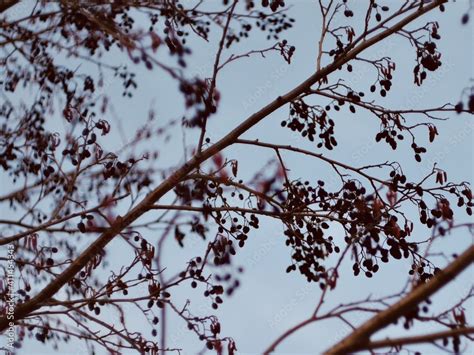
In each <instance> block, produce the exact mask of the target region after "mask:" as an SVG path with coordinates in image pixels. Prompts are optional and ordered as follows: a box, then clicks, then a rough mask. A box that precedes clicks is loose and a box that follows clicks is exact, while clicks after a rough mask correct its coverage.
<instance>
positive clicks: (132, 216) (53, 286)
mask: <svg viewBox="0 0 474 355" xmlns="http://www.w3.org/2000/svg"><path fill="white" fill-rule="evenodd" d="M445 2H447V0H436V1H433V2H432V3H430V4H427V5H423V6H420V7H418V8H417V9H416V10H415V11H413V13H411V14H410V15H408V16H406V17H405V18H403V19H402V20H400V21H399V22H398V23H396V24H394V25H393V26H392V27H390V28H387V29H385V30H384V31H383V32H381V33H379V34H377V35H374V36H373V37H371V38H369V39H367V40H365V41H364V42H361V43H360V44H358V45H357V46H355V47H353V48H352V49H349V50H347V51H346V52H345V53H343V54H342V55H341V56H339V57H338V58H337V59H336V60H335V61H334V62H333V63H331V64H329V65H327V66H326V67H324V68H322V69H321V70H319V71H317V72H315V73H314V74H313V75H311V76H310V77H309V78H308V79H306V80H305V81H303V82H302V83H301V84H299V85H298V86H296V87H295V88H294V89H292V90H290V91H289V92H287V93H286V94H284V95H282V96H279V97H277V98H276V99H275V100H274V101H272V102H271V103H269V104H268V105H266V106H265V107H263V108H262V109H260V110H259V111H257V112H256V113H254V114H253V115H251V116H250V117H248V118H247V119H246V120H244V121H243V122H242V123H241V124H240V125H239V126H237V127H236V128H235V129H233V130H232V131H231V132H229V133H228V134H227V135H225V136H224V137H223V138H222V139H221V140H219V141H218V142H217V143H215V144H214V145H212V146H210V147H209V148H207V149H206V150H204V151H203V152H201V153H199V152H198V153H197V154H196V155H194V156H193V157H192V158H191V159H190V160H188V161H187V162H186V163H185V164H184V165H183V166H181V167H180V168H179V169H177V170H176V171H175V172H174V173H173V174H172V175H170V176H169V177H168V178H167V179H166V180H164V181H163V182H162V183H161V184H160V185H158V186H157V187H156V188H155V189H154V190H153V191H151V192H150V193H149V194H148V195H147V196H146V197H145V198H144V199H143V200H142V201H141V202H140V203H139V204H138V205H137V206H135V207H134V208H133V209H132V210H131V211H129V212H128V213H127V214H126V215H125V216H124V217H120V216H118V217H117V218H116V220H115V221H113V223H112V224H111V227H110V229H108V230H107V231H106V232H104V233H103V234H102V235H100V236H99V237H98V238H97V239H96V241H94V242H93V243H92V244H91V245H89V247H87V248H86V249H85V250H84V251H83V252H82V253H81V254H80V255H79V256H78V257H77V259H76V260H75V261H74V262H73V263H71V264H70V265H69V267H68V268H67V269H65V270H64V271H63V272H62V273H61V274H60V275H58V277H57V278H56V279H55V280H53V281H52V282H50V283H49V284H48V285H47V286H46V287H45V288H44V289H43V290H41V291H40V292H39V293H38V294H37V295H36V296H34V297H32V298H31V299H30V300H29V301H27V302H25V303H23V304H19V305H17V307H16V308H15V320H16V321H19V320H21V319H22V318H24V317H26V316H27V315H28V314H29V313H30V312H32V311H34V310H36V309H38V308H40V304H41V303H43V302H44V301H46V300H48V299H49V298H51V297H52V296H53V295H54V294H56V292H58V291H59V290H60V289H61V288H62V287H63V286H64V285H66V284H67V283H68V282H69V281H70V280H71V279H72V278H73V277H74V276H75V275H76V274H77V273H78V272H79V271H80V270H81V269H82V268H83V267H84V266H86V265H87V263H88V262H89V261H90V260H91V259H92V258H94V257H95V256H96V255H97V254H98V253H99V252H100V251H101V250H102V249H104V247H105V246H106V245H107V244H108V243H109V242H110V241H111V240H112V239H114V237H115V236H116V235H118V234H119V233H120V232H121V231H122V230H124V229H125V228H126V227H128V226H129V225H130V224H132V223H133V222H134V221H135V220H136V219H137V218H139V217H140V216H142V215H143V214H144V213H145V212H146V211H148V209H149V206H151V205H153V204H154V203H155V202H156V201H158V200H159V199H160V198H161V197H163V196H164V195H165V194H166V193H168V192H169V191H170V190H172V189H173V188H174V187H175V186H176V184H178V183H179V182H180V181H182V180H183V179H184V178H186V176H187V175H188V174H189V173H190V172H191V171H193V170H194V169H195V168H196V167H198V166H199V165H200V164H201V163H203V162H204V161H206V160H207V159H209V158H210V157H212V156H213V155H215V154H216V153H218V152H220V151H222V150H223V149H224V148H226V147H228V146H230V145H232V144H233V143H234V142H235V141H236V139H238V138H239V137H240V136H241V135H242V134H243V133H245V132H246V131H248V130H249V129H250V128H252V127H253V126H255V125H256V124H257V123H259V122H260V121H262V120H263V119H264V118H265V117H267V116H268V115H270V114H271V113H273V112H274V111H276V110H277V109H279V108H280V107H282V106H284V105H285V104H288V103H289V102H291V101H292V100H294V99H295V98H297V97H298V96H299V95H301V94H302V93H304V92H306V91H307V90H309V89H310V88H311V86H312V85H314V84H315V83H317V82H319V81H320V80H322V79H324V78H325V77H327V76H328V75H329V74H331V73H332V72H334V71H336V70H337V69H338V68H339V67H340V66H342V65H344V64H345V63H347V62H348V61H350V60H352V59H354V58H355V57H356V56H357V55H358V54H359V53H361V52H362V51H364V50H365V49H367V48H369V47H371V46H372V45H374V44H376V43H378V42H379V41H381V40H383V39H385V38H387V37H388V36H390V35H392V34H393V33H395V32H397V31H399V30H401V29H402V28H403V27H404V26H406V25H407V24H409V23H411V22H412V21H414V20H415V19H417V18H418V17H420V16H422V15H424V14H425V13H427V12H429V11H431V10H433V9H435V8H437V7H438V6H439V5H440V4H443V3H445ZM8 323H9V321H8V320H7V318H6V317H5V316H3V317H1V318H0V331H4V330H5V329H6V328H7V327H8Z"/></svg>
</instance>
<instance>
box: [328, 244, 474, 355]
mask: <svg viewBox="0 0 474 355" xmlns="http://www.w3.org/2000/svg"><path fill="white" fill-rule="evenodd" d="M473 261H474V245H471V247H469V248H468V249H467V250H466V251H464V253H462V254H461V255H459V256H458V257H457V258H456V259H455V260H454V261H453V262H451V264H449V265H448V266H447V267H446V268H445V269H443V270H441V271H440V272H439V273H438V274H436V275H435V276H434V277H433V278H432V279H431V280H429V281H428V282H427V283H425V284H424V285H421V286H418V287H417V288H415V289H414V290H413V291H411V292H410V293H409V294H408V295H407V296H405V297H404V298H402V299H401V300H400V301H398V302H397V303H395V304H394V305H392V306H391V307H389V308H388V309H386V310H385V311H383V312H380V313H379V314H377V315H376V316H375V317H372V318H371V319H369V320H368V321H367V322H365V323H364V324H363V325H361V326H360V327H358V328H357V329H356V330H355V331H354V332H352V333H351V334H350V335H348V336H347V337H346V338H344V339H342V340H341V341H340V342H339V343H337V344H336V345H334V346H333V347H331V348H330V349H328V350H327V351H326V352H325V354H347V353H350V352H354V351H358V350H362V349H368V346H369V344H370V341H369V339H370V336H371V335H372V334H374V333H375V332H377V331H379V330H381V329H383V328H385V327H386V326H388V325H390V324H391V323H393V322H395V321H396V320H397V319H398V318H400V317H402V316H403V315H404V314H406V312H408V311H410V310H411V309H412V308H413V307H415V306H416V305H417V304H419V303H420V302H422V301H423V300H426V299H427V298H428V297H430V296H431V295H433V294H434V293H436V292H437V291H438V290H439V289H441V288H442V287H443V286H445V285H446V284H448V283H449V282H451V281H452V280H453V279H454V278H455V277H456V276H457V275H459V274H460V273H461V272H462V271H463V270H464V269H466V268H467V267H468V266H469V265H470V264H471V263H472V262H473Z"/></svg>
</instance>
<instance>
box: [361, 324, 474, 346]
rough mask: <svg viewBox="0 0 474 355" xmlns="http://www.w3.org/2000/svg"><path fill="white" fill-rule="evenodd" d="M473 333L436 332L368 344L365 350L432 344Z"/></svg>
mask: <svg viewBox="0 0 474 355" xmlns="http://www.w3.org/2000/svg"><path fill="white" fill-rule="evenodd" d="M473 333H474V327H468V328H457V329H450V330H445V331H443V332H436V333H430V334H424V335H415V336H412V337H404V338H395V339H384V340H377V341H372V342H370V343H368V344H367V345H366V346H365V348H366V349H379V348H386V347H399V346H402V345H409V344H420V343H431V342H434V341H435V340H439V339H445V338H451V337H455V336H460V335H468V334H473Z"/></svg>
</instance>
